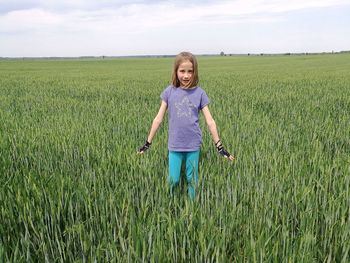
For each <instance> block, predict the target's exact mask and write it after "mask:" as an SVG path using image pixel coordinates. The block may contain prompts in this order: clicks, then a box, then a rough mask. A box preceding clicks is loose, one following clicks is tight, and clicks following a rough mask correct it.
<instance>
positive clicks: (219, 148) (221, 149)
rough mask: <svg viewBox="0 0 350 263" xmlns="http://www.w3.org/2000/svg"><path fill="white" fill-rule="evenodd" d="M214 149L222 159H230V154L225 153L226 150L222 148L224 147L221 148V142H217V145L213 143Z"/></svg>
mask: <svg viewBox="0 0 350 263" xmlns="http://www.w3.org/2000/svg"><path fill="white" fill-rule="evenodd" d="M215 146H216V149H217V150H218V152H219V153H220V154H221V155H222V156H223V157H227V158H228V157H230V155H231V154H230V153H229V152H228V151H226V149H225V148H224V146H222V143H221V141H220V140H219V141H218V142H217V143H215Z"/></svg>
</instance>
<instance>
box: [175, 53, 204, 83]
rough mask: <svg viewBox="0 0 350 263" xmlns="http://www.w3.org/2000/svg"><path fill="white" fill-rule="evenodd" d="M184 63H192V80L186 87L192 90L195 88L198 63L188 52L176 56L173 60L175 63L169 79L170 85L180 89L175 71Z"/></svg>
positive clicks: (197, 78) (197, 79)
mask: <svg viewBox="0 0 350 263" xmlns="http://www.w3.org/2000/svg"><path fill="white" fill-rule="evenodd" d="M184 61H189V62H191V63H192V66H193V75H192V79H191V81H190V83H189V85H188V88H192V87H195V86H197V84H198V81H199V77H198V63H197V59H196V57H195V56H194V55H193V54H192V53H190V52H181V53H180V54H178V55H177V56H176V58H175V63H174V70H173V74H172V78H171V84H173V85H174V86H175V87H180V80H179V79H178V78H177V70H178V68H179V66H180V64H181V63H183V62H184Z"/></svg>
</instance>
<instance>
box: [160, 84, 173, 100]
mask: <svg viewBox="0 0 350 263" xmlns="http://www.w3.org/2000/svg"><path fill="white" fill-rule="evenodd" d="M170 89H171V86H168V87H167V88H166V89H165V90H163V92H162V93H161V94H160V98H161V99H162V100H163V101H165V102H166V104H168V99H169V94H170Z"/></svg>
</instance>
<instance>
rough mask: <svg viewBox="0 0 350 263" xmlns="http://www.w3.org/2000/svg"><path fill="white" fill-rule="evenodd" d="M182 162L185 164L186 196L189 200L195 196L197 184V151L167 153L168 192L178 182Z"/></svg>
mask: <svg viewBox="0 0 350 263" xmlns="http://www.w3.org/2000/svg"><path fill="white" fill-rule="evenodd" d="M182 161H185V164H186V181H187V185H188V195H189V196H190V198H191V199H194V197H195V196H196V190H195V188H196V186H197V183H198V161H199V150H198V151H195V152H172V151H169V177H168V182H169V185H170V190H171V192H173V189H174V187H175V186H176V185H178V184H179V182H180V172H181V165H182Z"/></svg>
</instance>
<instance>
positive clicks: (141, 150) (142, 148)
mask: <svg viewBox="0 0 350 263" xmlns="http://www.w3.org/2000/svg"><path fill="white" fill-rule="evenodd" d="M151 144H152V143H151V142H148V141H147V140H146V142H145V144H144V145H143V146H142V147H141V148H140V149H139V150H138V152H137V153H138V154H143V153H144V152H145V151H147V150H148V149H149V147H150V146H151Z"/></svg>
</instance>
